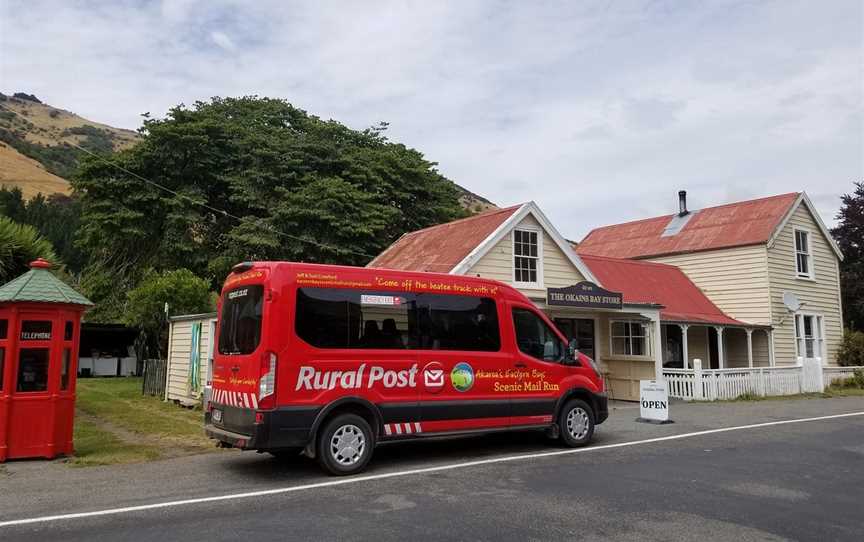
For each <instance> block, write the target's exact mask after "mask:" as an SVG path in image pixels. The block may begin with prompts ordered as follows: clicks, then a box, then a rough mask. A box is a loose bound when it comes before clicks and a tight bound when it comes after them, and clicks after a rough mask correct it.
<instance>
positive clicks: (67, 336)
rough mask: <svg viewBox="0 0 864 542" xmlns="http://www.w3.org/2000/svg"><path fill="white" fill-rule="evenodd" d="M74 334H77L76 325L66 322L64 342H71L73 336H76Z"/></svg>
mask: <svg viewBox="0 0 864 542" xmlns="http://www.w3.org/2000/svg"><path fill="white" fill-rule="evenodd" d="M74 332H75V324H73V323H72V322H66V329H64V330H63V340H64V341H71V340H72V335H73V334H74Z"/></svg>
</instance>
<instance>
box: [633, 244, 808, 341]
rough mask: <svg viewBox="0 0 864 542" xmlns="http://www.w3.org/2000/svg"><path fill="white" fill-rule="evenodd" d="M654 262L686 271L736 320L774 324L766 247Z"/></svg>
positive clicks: (698, 254) (676, 257)
mask: <svg viewBox="0 0 864 542" xmlns="http://www.w3.org/2000/svg"><path fill="white" fill-rule="evenodd" d="M650 261H653V262H658V263H666V264H670V265H674V266H676V267H678V268H679V269H681V270H682V271H684V273H685V274H686V275H687V276H688V277H689V278H690V280H691V281H693V283H694V284H696V286H698V287H699V288H700V289H701V290H702V291H703V292H705V295H707V296H708V298H709V299H711V301H713V302H714V304H715V305H717V306H718V307H720V309H721V310H722V311H723V312H725V313H726V314H728V315H729V316H731V317H732V318H735V319H736V320H741V321H742V322H747V323H750V324H763V325H767V324H770V322H771V309H770V303H769V301H768V300H769V293H768V290H769V288H768V265H767V250H766V247H765V245H753V246H746V247H736V248H727V249H721V250H710V251H705V252H693V253H690V254H677V255H674V256H661V257H657V258H650ZM793 270H794V269H793Z"/></svg>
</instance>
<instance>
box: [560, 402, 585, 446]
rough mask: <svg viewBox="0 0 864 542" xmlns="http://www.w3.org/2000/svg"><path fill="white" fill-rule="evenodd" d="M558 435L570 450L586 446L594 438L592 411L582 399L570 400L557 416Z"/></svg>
mask: <svg viewBox="0 0 864 542" xmlns="http://www.w3.org/2000/svg"><path fill="white" fill-rule="evenodd" d="M557 425H558V433H559V434H560V435H561V440H562V441H563V442H564V444H566V445H567V446H570V447H571V448H578V447H580V446H587V445H588V444H589V443H590V442H591V438H592V437H593V436H594V409H592V408H591V406H589V405H588V403H586V402H585V401H583V400H582V399H570V400H569V401H567V404H565V405H564V408H562V409H561V413H560V414H558V424H557Z"/></svg>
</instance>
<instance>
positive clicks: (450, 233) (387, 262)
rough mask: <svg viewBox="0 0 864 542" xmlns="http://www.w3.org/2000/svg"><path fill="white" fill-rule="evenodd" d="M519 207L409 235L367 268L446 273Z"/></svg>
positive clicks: (380, 255) (455, 221)
mask: <svg viewBox="0 0 864 542" xmlns="http://www.w3.org/2000/svg"><path fill="white" fill-rule="evenodd" d="M520 207H522V206H521V205H514V206H513V207H507V208H506V209H496V210H494V211H487V212H485V213H480V214H478V215H474V216H471V217H468V218H463V219H461V220H454V221H453V222H447V223H446V224H439V225H437V226H432V227H430V228H426V229H422V230H417V231H414V232H411V233H406V234H405V235H403V236H402V237H400V238H399V239H397V240H396V242H395V243H393V244H392V245H390V246H389V247H388V248H387V250H385V251H384V252H382V253H381V254H379V255H378V256H377V257H376V258H375V259H374V260H372V261H371V262H369V264H368V265H367V267H377V268H385V269H400V270H403V271H434V272H438V273H447V272H449V271H450V270H451V269H453V268H454V267H456V264H458V263H459V262H461V261H462V260H463V259H465V256H467V255H468V254H469V253H470V252H471V251H472V250H474V249H475V248H477V246H478V245H480V243H482V242H483V240H484V239H486V238H487V237H489V235H491V234H492V232H494V231H495V230H496V229H497V228H498V226H500V225H501V224H503V223H504V222H505V221H506V220H507V219H508V218H510V216H511V215H512V214H513V213H515V212H516V211H518V210H519V208H520Z"/></svg>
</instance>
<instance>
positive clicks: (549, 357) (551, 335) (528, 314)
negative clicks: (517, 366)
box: [513, 309, 566, 361]
mask: <svg viewBox="0 0 864 542" xmlns="http://www.w3.org/2000/svg"><path fill="white" fill-rule="evenodd" d="M513 326H514V328H515V330H516V344H517V345H518V346H519V350H520V351H521V352H522V353H523V354H528V355H529V356H531V357H533V358H536V359H542V360H543V361H561V360H562V359H563V358H564V352H565V351H566V349H565V347H564V344H563V343H562V342H561V339H559V338H558V335H556V334H555V332H554V331H552V329H551V328H550V327H549V326H547V325H546V322H544V321H543V319H542V318H540V317H539V316H537V315H536V314H535V313H534V312H532V311H530V310H528V309H513Z"/></svg>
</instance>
